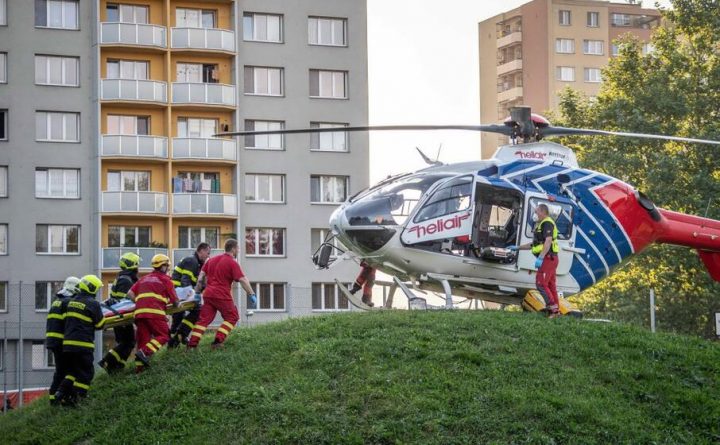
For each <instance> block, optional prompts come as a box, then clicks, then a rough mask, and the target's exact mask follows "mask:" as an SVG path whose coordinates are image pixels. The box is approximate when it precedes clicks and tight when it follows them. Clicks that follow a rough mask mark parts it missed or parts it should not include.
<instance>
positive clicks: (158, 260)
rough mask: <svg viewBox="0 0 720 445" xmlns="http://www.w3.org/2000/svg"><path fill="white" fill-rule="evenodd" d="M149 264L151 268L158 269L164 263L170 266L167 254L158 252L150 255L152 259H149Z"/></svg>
mask: <svg viewBox="0 0 720 445" xmlns="http://www.w3.org/2000/svg"><path fill="white" fill-rule="evenodd" d="M150 265H151V266H152V267H153V269H159V268H161V267H162V266H165V265H168V266H170V258H168V256H167V255H163V254H162V253H158V254H157V255H155V256H153V257H152V260H151V261H150Z"/></svg>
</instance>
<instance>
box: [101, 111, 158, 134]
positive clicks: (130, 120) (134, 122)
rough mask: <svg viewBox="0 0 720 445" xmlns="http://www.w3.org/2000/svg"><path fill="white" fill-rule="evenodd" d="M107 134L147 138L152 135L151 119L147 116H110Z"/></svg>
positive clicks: (108, 117)
mask: <svg viewBox="0 0 720 445" xmlns="http://www.w3.org/2000/svg"><path fill="white" fill-rule="evenodd" d="M106 134H124V135H132V136H137V135H144V136H146V135H148V134H150V118H149V117H147V116H120V115H117V114H108V116H107V133H106Z"/></svg>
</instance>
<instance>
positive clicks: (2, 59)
mask: <svg viewBox="0 0 720 445" xmlns="http://www.w3.org/2000/svg"><path fill="white" fill-rule="evenodd" d="M2 1H3V0H0V2H2ZM1 8H2V7H0V9H1ZM7 65H8V53H7V51H0V85H5V84H7V83H8V69H7Z"/></svg>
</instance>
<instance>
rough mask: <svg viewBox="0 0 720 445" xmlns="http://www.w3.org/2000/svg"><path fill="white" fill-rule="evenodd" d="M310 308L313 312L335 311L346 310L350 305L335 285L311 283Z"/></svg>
mask: <svg viewBox="0 0 720 445" xmlns="http://www.w3.org/2000/svg"><path fill="white" fill-rule="evenodd" d="M348 287H350V285H348ZM312 308H313V310H315V311H337V310H348V309H350V305H349V304H348V300H347V298H346V297H345V295H343V294H342V292H340V289H339V288H338V286H337V285H336V284H335V283H313V284H312Z"/></svg>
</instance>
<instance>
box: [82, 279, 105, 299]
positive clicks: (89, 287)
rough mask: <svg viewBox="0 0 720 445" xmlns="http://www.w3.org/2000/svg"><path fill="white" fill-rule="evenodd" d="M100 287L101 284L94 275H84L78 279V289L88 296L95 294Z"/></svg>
mask: <svg viewBox="0 0 720 445" xmlns="http://www.w3.org/2000/svg"><path fill="white" fill-rule="evenodd" d="M101 287H103V282H102V280H101V279H100V278H98V277H96V276H95V275H85V276H84V277H82V278H80V283H78V288H79V289H80V290H81V291H83V292H87V293H88V294H90V295H95V294H97V292H98V291H99V290H100V288H101Z"/></svg>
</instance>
